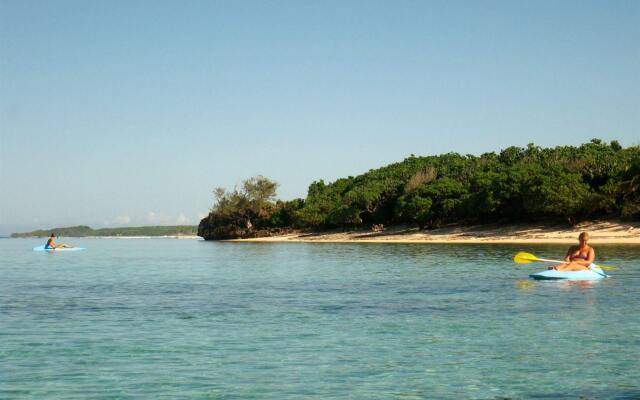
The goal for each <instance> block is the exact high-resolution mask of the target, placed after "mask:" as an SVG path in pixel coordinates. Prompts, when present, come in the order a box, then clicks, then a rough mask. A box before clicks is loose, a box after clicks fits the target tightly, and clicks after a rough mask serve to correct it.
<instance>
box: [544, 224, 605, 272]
mask: <svg viewBox="0 0 640 400" xmlns="http://www.w3.org/2000/svg"><path fill="white" fill-rule="evenodd" d="M578 240H579V241H580V244H579V245H578V246H571V247H570V248H569V250H568V251H567V255H566V256H565V257H564V261H565V263H564V264H559V265H555V266H553V267H550V268H549V269H555V270H558V271H583V270H588V269H589V266H590V265H591V264H593V261H594V260H595V259H596V251H595V250H594V249H593V247H591V246H589V245H588V244H587V243H588V242H589V233H587V232H582V233H581V234H580V236H578Z"/></svg>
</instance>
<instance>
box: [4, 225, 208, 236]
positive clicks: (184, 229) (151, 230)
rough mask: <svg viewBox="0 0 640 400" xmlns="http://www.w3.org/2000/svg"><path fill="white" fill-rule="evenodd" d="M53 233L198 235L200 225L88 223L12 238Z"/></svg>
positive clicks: (83, 234)
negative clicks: (98, 225)
mask: <svg viewBox="0 0 640 400" xmlns="http://www.w3.org/2000/svg"><path fill="white" fill-rule="evenodd" d="M52 233H55V234H56V236H70V237H117V236H196V235H197V234H198V227H197V226H195V225H175V226H130V227H120V228H100V229H93V228H91V227H89V226H86V225H79V226H69V227H64V228H51V229H38V230H35V231H31V232H22V233H12V234H11V237H12V238H26V237H47V236H50V235H51V234H52Z"/></svg>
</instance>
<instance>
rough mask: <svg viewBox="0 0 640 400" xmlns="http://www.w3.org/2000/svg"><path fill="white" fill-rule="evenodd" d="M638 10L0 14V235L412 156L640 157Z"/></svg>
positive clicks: (91, 221) (328, 7)
mask: <svg viewBox="0 0 640 400" xmlns="http://www.w3.org/2000/svg"><path fill="white" fill-rule="evenodd" d="M638 71H640V2H638V1H595V2H594V1H561V2H558V1H535V2H531V1H410V0H403V1H344V0H340V1H329V0H323V1H306V0H303V1H299V0H295V1H284V0H282V1H269V0H264V1H238V0H233V1H213V0H211V1H195V0H193V1H135V0H134V1H131V0H127V1H120V0H116V1H108V2H97V1H91V2H89V1H84V0H83V1H57V0H51V1H46V2H43V1H31V0H10V1H9V0H0V235H2V234H4V235H6V234H9V233H11V232H18V231H25V230H32V229H36V228H52V227H60V226H70V225H79V224H83V225H89V226H91V227H94V228H101V227H105V226H110V227H113V226H137V225H156V224H157V225H170V224H197V223H198V222H199V219H200V218H202V217H203V216H204V215H206V213H207V212H208V210H209V208H210V207H211V206H212V204H213V195H212V191H213V189H214V188H215V187H218V186H222V187H225V188H227V189H233V187H234V186H235V185H237V184H239V183H240V182H241V181H242V180H243V179H246V178H248V177H251V176H254V175H258V174H261V175H264V176H267V177H269V178H271V179H274V180H276V181H277V182H278V183H279V184H280V186H279V190H278V195H279V197H280V198H282V199H291V198H295V197H305V196H306V191H307V188H308V186H309V184H310V183H311V182H313V181H315V180H319V179H324V180H325V181H332V180H335V179H337V178H339V177H345V176H349V175H357V174H360V173H362V172H366V171H368V170H369V169H372V168H377V167H381V166H383V165H386V164H389V163H391V162H396V161H401V160H403V159H404V158H405V157H407V156H409V155H410V154H416V155H433V154H440V153H445V152H451V151H453V152H458V153H462V154H481V153H484V152H487V151H499V150H500V149H503V148H505V147H508V146H511V145H516V146H526V144H528V143H531V142H533V143H535V144H537V145H540V146H555V145H569V144H574V145H579V144H581V143H584V142H588V141H589V140H590V139H592V138H601V139H603V140H605V141H610V140H618V141H619V142H620V143H621V144H622V145H623V146H631V145H638V144H640V130H639V127H640V74H639V73H638Z"/></svg>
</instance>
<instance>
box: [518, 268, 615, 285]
mask: <svg viewBox="0 0 640 400" xmlns="http://www.w3.org/2000/svg"><path fill="white" fill-rule="evenodd" d="M529 276H530V277H532V278H533V279H537V280H561V279H566V280H570V281H595V280H599V279H604V278H608V277H609V275H607V274H605V273H604V271H602V269H600V268H598V266H596V265H593V264H592V265H591V267H590V269H589V270H583V271H556V270H555V269H547V270H544V271H541V272H536V273H535V274H531V275H529Z"/></svg>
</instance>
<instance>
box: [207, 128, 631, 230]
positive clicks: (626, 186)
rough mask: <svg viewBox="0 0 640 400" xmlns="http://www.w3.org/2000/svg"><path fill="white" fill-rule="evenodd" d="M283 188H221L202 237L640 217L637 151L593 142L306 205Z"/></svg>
mask: <svg viewBox="0 0 640 400" xmlns="http://www.w3.org/2000/svg"><path fill="white" fill-rule="evenodd" d="M277 186H278V184H277V183H276V182H274V181H272V180H270V179H268V178H265V177H262V176H258V177H253V178H250V179H248V180H246V181H244V182H243V184H242V185H241V187H239V188H236V189H234V190H232V191H227V190H225V189H223V188H217V189H215V191H214V196H215V203H214V205H213V207H212V209H211V212H210V213H209V215H208V216H207V217H205V218H204V219H203V220H202V221H201V222H200V226H199V228H198V235H199V236H202V237H204V238H205V239H214V240H215V239H232V238H249V237H259V236H269V235H274V234H280V233H285V232H288V231H291V230H297V229H304V230H310V231H319V230H327V229H334V228H343V229H364V228H366V229H368V228H370V227H372V226H394V225H413V226H419V227H420V228H422V229H432V228H437V227H441V226H444V225H447V224H454V223H455V224H483V223H513V222H529V221H530V222H540V221H549V222H559V221H562V222H566V223H567V224H576V223H578V222H581V221H584V220H589V219H596V218H599V219H602V218H604V219H607V218H610V219H628V220H639V219H640V146H632V147H627V148H623V147H622V146H621V145H620V144H619V143H618V142H617V141H612V142H611V143H604V142H602V141H601V140H598V139H593V140H592V141H591V142H589V143H585V144H582V145H580V146H577V147H576V146H558V147H553V148H541V147H538V146H536V145H534V144H529V145H528V146H527V147H526V148H521V147H515V146H512V147H508V148H506V149H504V150H502V151H500V152H499V153H496V152H491V153H485V154H482V155H480V156H475V155H461V154H457V153H447V154H442V155H437V156H426V157H419V156H415V155H411V156H410V157H408V158H406V159H404V160H403V161H401V162H398V163H394V164H390V165H387V166H385V167H382V168H378V169H372V170H370V171H368V172H366V173H364V174H362V175H358V176H349V177H346V178H341V179H338V180H336V181H334V182H330V183H326V182H324V181H322V180H319V181H316V182H313V183H311V185H310V186H309V189H308V194H307V197H306V199H294V200H289V201H282V200H277V199H276V189H277Z"/></svg>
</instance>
